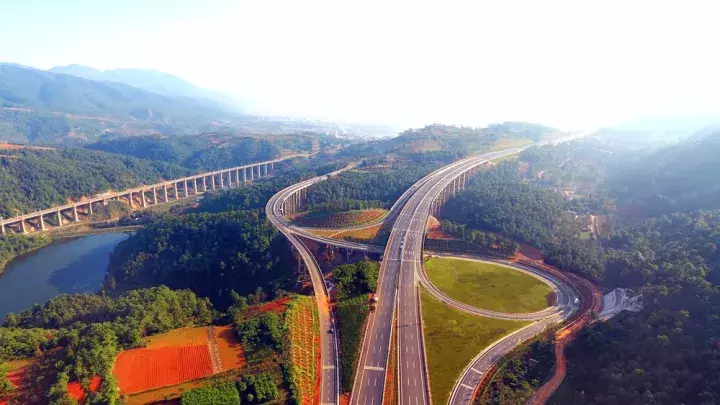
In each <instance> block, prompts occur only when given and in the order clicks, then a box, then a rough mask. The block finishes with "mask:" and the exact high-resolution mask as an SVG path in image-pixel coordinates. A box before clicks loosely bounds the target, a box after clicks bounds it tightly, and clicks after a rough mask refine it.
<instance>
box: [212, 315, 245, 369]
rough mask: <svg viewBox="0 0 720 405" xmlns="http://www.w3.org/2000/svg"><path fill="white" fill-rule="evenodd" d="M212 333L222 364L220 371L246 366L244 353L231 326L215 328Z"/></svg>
mask: <svg viewBox="0 0 720 405" xmlns="http://www.w3.org/2000/svg"><path fill="white" fill-rule="evenodd" d="M213 333H215V337H216V339H217V345H218V353H219V354H220V361H221V362H222V369H223V371H225V370H233V369H236V368H240V367H243V366H244V365H245V364H247V360H246V359H245V351H244V350H243V348H242V345H241V344H240V341H239V340H238V338H237V335H236V334H235V331H234V330H233V327H232V325H228V326H216V327H214V328H213Z"/></svg>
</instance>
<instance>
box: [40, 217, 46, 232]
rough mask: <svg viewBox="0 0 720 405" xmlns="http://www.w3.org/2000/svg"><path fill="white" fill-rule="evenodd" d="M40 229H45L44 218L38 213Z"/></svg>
mask: <svg viewBox="0 0 720 405" xmlns="http://www.w3.org/2000/svg"><path fill="white" fill-rule="evenodd" d="M40 230H41V231H44V230H45V219H44V218H43V216H42V214H41V215H40Z"/></svg>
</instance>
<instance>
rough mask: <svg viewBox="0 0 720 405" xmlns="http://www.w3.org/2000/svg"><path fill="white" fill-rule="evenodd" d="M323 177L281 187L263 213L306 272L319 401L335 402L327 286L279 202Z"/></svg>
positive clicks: (335, 358) (335, 352)
mask: <svg viewBox="0 0 720 405" xmlns="http://www.w3.org/2000/svg"><path fill="white" fill-rule="evenodd" d="M342 170H347V168H345V169H341V170H340V171H342ZM326 178H327V176H319V177H315V178H313V179H310V180H306V181H304V182H300V183H297V184H294V185H292V186H290V187H288V188H285V189H283V190H281V191H280V192H278V193H277V194H275V195H274V196H272V197H271V198H270V200H269V201H268V203H267V205H266V206H265V213H266V214H267V217H268V219H270V221H271V222H272V223H273V225H275V226H276V227H277V228H278V230H279V231H280V232H282V233H283V235H285V237H286V238H287V239H288V241H289V242H290V244H291V245H292V246H293V247H294V248H295V249H296V250H297V251H298V253H299V254H300V257H301V258H302V260H303V262H304V263H305V266H306V267H307V269H308V273H309V274H310V279H311V281H312V285H313V290H314V291H315V301H316V303H317V307H318V315H319V321H320V322H319V323H320V360H321V362H322V372H321V374H320V403H321V404H338V403H339V395H340V381H339V373H338V372H339V370H338V367H339V365H338V349H337V340H336V337H335V336H336V334H335V320H334V319H333V317H332V312H331V311H330V305H329V294H328V291H327V287H326V286H325V282H324V279H323V276H322V272H321V271H320V267H319V266H318V264H317V262H316V261H315V257H314V256H313V255H312V253H311V252H310V250H309V249H308V248H307V247H306V246H305V244H304V243H302V241H301V240H300V239H299V238H298V237H297V236H296V235H294V234H293V233H292V232H291V231H290V230H289V229H288V228H287V224H286V223H285V220H284V219H283V217H284V215H283V213H282V205H283V201H285V200H286V199H287V198H289V197H290V196H291V195H292V194H294V193H296V192H298V191H300V190H301V189H303V188H305V187H309V186H310V185H312V184H315V183H316V182H318V181H322V180H324V179H326ZM329 331H332V333H329Z"/></svg>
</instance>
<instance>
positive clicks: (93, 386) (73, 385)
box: [67, 377, 101, 403]
mask: <svg viewBox="0 0 720 405" xmlns="http://www.w3.org/2000/svg"><path fill="white" fill-rule="evenodd" d="M100 382H101V380H100V377H93V378H91V379H90V392H95V391H97V390H98V388H100ZM67 390H68V394H70V396H71V397H73V398H75V400H76V401H78V402H80V403H82V402H83V400H84V399H85V390H84V389H83V387H82V385H80V382H78V381H71V382H69V383H68V386H67Z"/></svg>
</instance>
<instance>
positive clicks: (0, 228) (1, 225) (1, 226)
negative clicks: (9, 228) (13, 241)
mask: <svg viewBox="0 0 720 405" xmlns="http://www.w3.org/2000/svg"><path fill="white" fill-rule="evenodd" d="M0 235H6V233H5V221H3V220H2V218H0Z"/></svg>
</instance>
